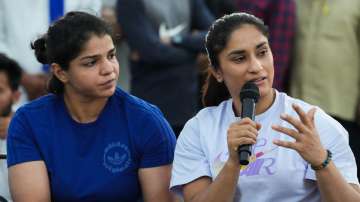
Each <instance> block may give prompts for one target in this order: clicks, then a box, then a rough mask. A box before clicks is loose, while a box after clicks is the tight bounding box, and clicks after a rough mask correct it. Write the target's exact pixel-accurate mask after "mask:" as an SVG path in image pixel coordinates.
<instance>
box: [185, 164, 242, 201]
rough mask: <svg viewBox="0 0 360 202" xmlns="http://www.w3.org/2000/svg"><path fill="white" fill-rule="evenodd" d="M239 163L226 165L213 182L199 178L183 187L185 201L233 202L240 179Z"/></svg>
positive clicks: (205, 178) (206, 178) (207, 178)
mask: <svg viewBox="0 0 360 202" xmlns="http://www.w3.org/2000/svg"><path fill="white" fill-rule="evenodd" d="M239 173H240V166H239V163H238V162H231V161H228V162H226V163H225V165H224V167H223V169H222V170H221V171H220V173H219V175H218V176H217V177H216V179H215V180H214V181H213V182H212V181H211V179H210V178H209V177H201V178H198V179H196V180H194V181H192V182H190V183H188V184H186V185H184V187H183V192H184V198H185V201H190V202H195V201H206V202H219V201H232V200H233V198H234V195H235V190H236V185H237V182H238V179H239Z"/></svg>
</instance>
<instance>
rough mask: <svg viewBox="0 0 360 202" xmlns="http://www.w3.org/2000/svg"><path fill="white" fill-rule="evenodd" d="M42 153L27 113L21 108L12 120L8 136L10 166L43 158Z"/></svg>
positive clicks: (8, 160)
mask: <svg viewBox="0 0 360 202" xmlns="http://www.w3.org/2000/svg"><path fill="white" fill-rule="evenodd" d="M41 159H42V158H41V155H40V152H39V149H38V147H37V146H36V141H35V139H34V135H33V134H32V130H31V127H30V126H29V123H28V121H27V120H26V116H25V114H24V113H23V112H22V111H21V109H19V110H18V111H17V112H16V113H15V115H14V117H13V119H12V120H11V122H10V125H9V130H8V136H7V163H8V167H11V166H13V165H15V164H19V163H23V162H28V161H37V160H41Z"/></svg>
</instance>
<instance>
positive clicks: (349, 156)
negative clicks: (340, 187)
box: [305, 110, 359, 184]
mask: <svg viewBox="0 0 360 202" xmlns="http://www.w3.org/2000/svg"><path fill="white" fill-rule="evenodd" d="M317 113H321V114H320V116H318V120H317V121H316V125H317V126H318V127H317V129H318V133H319V134H320V140H321V143H322V144H323V146H324V147H325V148H326V149H328V150H330V151H331V152H332V161H333V162H334V164H335V166H336V168H337V169H338V171H339V172H340V173H341V175H342V176H343V177H344V179H345V181H346V182H348V183H352V184H359V180H358V178H357V166H356V161H355V157H354V154H353V153H352V151H351V148H350V146H349V135H348V133H347V131H346V130H345V129H344V128H343V127H342V126H341V124H340V123H338V122H337V121H336V120H334V119H333V118H331V117H330V116H328V115H326V114H325V113H324V112H323V111H320V110H318V112H317ZM305 178H307V179H311V180H316V175H315V171H314V170H312V169H311V167H310V165H308V168H307V171H306V176H305Z"/></svg>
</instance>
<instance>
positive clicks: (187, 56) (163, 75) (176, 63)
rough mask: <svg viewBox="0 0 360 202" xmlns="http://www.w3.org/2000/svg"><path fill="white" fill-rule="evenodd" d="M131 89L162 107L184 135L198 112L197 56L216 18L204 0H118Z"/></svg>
mask: <svg viewBox="0 0 360 202" xmlns="http://www.w3.org/2000/svg"><path fill="white" fill-rule="evenodd" d="M117 15H118V21H119V23H120V26H121V27H122V30H123V34H124V35H126V40H127V41H128V43H129V46H130V50H131V53H130V69H131V92H132V93H133V94H134V95H136V96H139V97H140V98H142V99H144V100H146V101H149V102H151V103H153V104H155V105H157V106H158V107H159V108H160V109H161V110H162V111H163V112H164V115H165V117H166V118H167V120H168V121H169V122H170V124H171V126H172V128H173V130H174V131H175V134H176V135H178V134H179V132H180V130H181V129H182V128H183V126H184V124H185V122H186V120H187V119H189V118H190V117H191V116H193V115H194V114H195V113H196V111H197V110H198V100H199V87H198V79H197V78H198V67H197V64H196V62H197V57H198V55H199V53H200V52H202V51H205V49H204V39H205V34H206V31H207V29H208V28H209V26H210V25H211V23H212V21H213V16H212V15H211V13H210V12H209V10H208V8H207V7H206V5H205V4H204V1H203V0H184V1H174V0H152V1H148V0H118V2H117Z"/></svg>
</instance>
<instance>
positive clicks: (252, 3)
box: [234, 0, 309, 92]
mask: <svg viewBox="0 0 360 202" xmlns="http://www.w3.org/2000/svg"><path fill="white" fill-rule="evenodd" d="M234 1H235V2H236V6H237V9H238V11H240V12H246V13H250V14H252V15H255V16H256V17H258V18H261V19H263V20H264V23H265V24H266V25H267V26H269V31H270V36H271V37H270V38H269V42H270V46H271V50H272V52H273V55H274V63H275V65H274V67H275V72H276V73H275V78H274V88H275V89H277V90H279V91H284V92H287V91H288V88H289V74H290V72H291V68H292V67H291V58H292V51H293V44H294V37H295V29H296V25H295V21H296V8H295V1H294V0H234ZM308 2H309V1H308Z"/></svg>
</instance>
